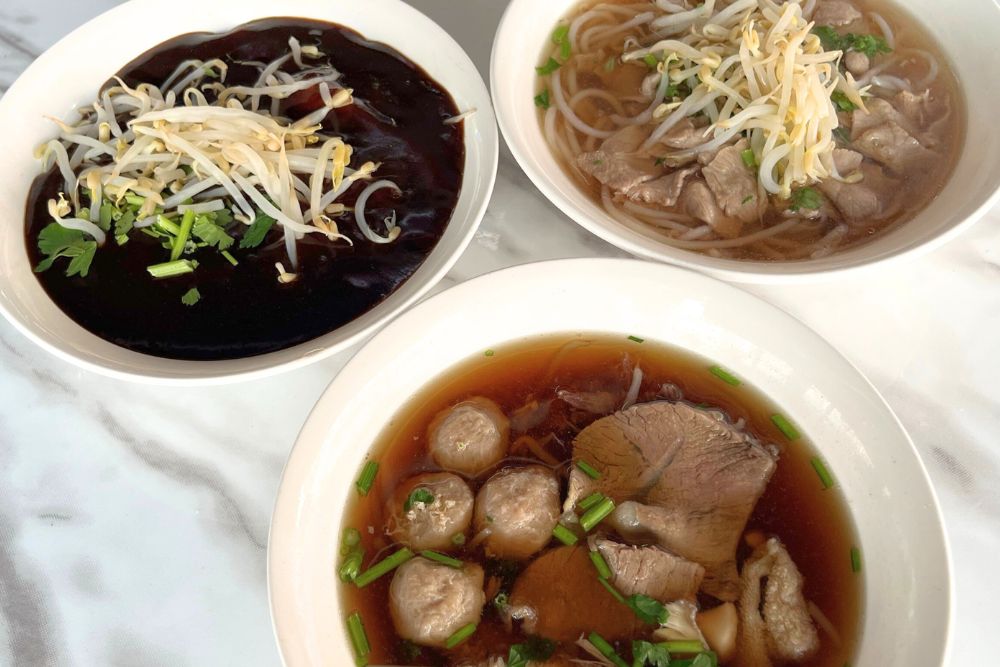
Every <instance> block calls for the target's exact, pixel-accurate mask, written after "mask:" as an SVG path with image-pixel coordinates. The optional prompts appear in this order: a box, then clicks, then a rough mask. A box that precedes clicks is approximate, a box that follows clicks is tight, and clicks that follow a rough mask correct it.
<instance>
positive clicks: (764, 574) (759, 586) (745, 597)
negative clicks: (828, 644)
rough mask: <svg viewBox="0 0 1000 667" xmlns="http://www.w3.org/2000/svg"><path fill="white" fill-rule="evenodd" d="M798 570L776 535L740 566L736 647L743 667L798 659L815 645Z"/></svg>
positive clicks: (817, 644) (807, 653)
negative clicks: (738, 623) (741, 570)
mask: <svg viewBox="0 0 1000 667" xmlns="http://www.w3.org/2000/svg"><path fill="white" fill-rule="evenodd" d="M803 583H804V582H803V579H802V574H801V573H800V572H799V570H798V568H797V567H795V563H794V562H792V559H791V556H789V555H788V551H787V550H786V549H785V547H784V546H783V545H782V544H781V542H780V541H779V540H778V539H776V538H771V539H769V540H768V541H767V542H765V543H764V544H763V545H761V546H759V547H758V548H757V549H756V550H755V551H754V552H753V554H752V555H751V556H750V558H748V559H747V561H746V562H745V563H744V564H743V573H742V577H741V580H740V586H741V589H742V590H741V592H740V601H739V611H740V617H741V618H740V627H739V632H738V642H737V643H738V645H739V652H740V659H741V663H742V665H743V666H744V667H771V665H773V664H784V663H787V662H800V661H802V660H804V659H806V658H808V657H809V656H811V655H812V654H814V653H815V652H816V651H817V650H818V649H819V635H818V634H817V632H816V627H815V626H814V625H813V622H812V619H811V618H810V616H809V609H808V607H807V605H806V600H805V597H804V596H803V594H802V587H803Z"/></svg>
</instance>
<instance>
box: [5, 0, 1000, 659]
mask: <svg viewBox="0 0 1000 667" xmlns="http://www.w3.org/2000/svg"><path fill="white" fill-rule="evenodd" d="M115 4H117V3H116V2H115V1H114V0H80V1H78V2H73V3H70V2H66V1H65V0H3V2H2V3H0V90H6V88H7V87H9V85H10V84H11V82H12V81H13V80H14V79H15V78H16V77H17V76H18V75H19V74H20V72H21V71H23V69H24V68H25V67H26V66H27V65H28V64H29V63H30V62H31V61H32V59H33V58H34V57H36V56H37V55H38V54H39V53H41V51H43V50H44V49H45V48H47V47H48V46H49V45H51V44H52V43H54V42H55V41H56V40H57V39H58V38H60V37H61V36H62V35H64V34H66V33H68V32H69V31H70V30H72V29H73V28H74V27H76V26H77V25H80V24H81V23H83V22H84V21H86V20H88V19H89V18H91V17H93V16H95V15H97V14H98V13H100V12H102V11H104V10H105V9H108V8H110V7H112V6H114V5H115ZM414 4H415V5H416V6H418V7H419V8H421V9H422V10H424V11H426V12H427V13H428V14H430V15H431V16H432V17H433V18H435V19H436V20H438V21H439V22H440V23H441V24H442V25H443V26H444V27H445V28H446V29H448V30H449V31H450V32H451V33H452V34H453V35H455V36H456V38H457V39H458V40H459V41H460V42H461V43H462V44H463V45H464V46H465V47H466V48H467V49H468V50H469V52H470V54H471V55H472V56H473V58H474V59H475V60H476V62H477V63H478V65H479V66H480V69H481V70H482V71H483V73H484V74H486V72H487V68H488V62H489V50H490V46H491V43H492V36H493V32H494V31H495V28H496V25H497V22H498V20H499V17H500V14H501V13H502V11H503V6H504V4H505V3H504V2H503V1H502V0H467V1H466V2H462V3H456V2H454V0H414ZM574 256H623V253H621V252H620V251H618V250H616V249H614V248H612V247H611V246H609V245H607V244H606V243H604V242H602V241H600V240H599V239H597V238H595V237H593V236H591V235H589V234H588V233H586V232H585V231H583V230H582V229H580V228H579V227H577V226H576V225H574V224H573V223H572V222H570V221H569V220H567V219H566V218H565V217H564V216H562V215H561V214H560V213H559V212H558V211H557V210H556V209H555V208H554V207H553V206H551V205H550V204H549V203H548V202H547V201H546V200H545V199H544V198H543V197H542V196H541V194H540V193H539V192H538V191H537V190H536V189H535V188H534V187H533V186H532V185H531V183H530V181H528V179H527V177H526V176H525V175H524V174H523V173H522V172H521V171H520V169H519V168H518V167H517V165H516V164H515V163H514V162H513V160H512V159H511V158H510V155H509V153H508V152H507V151H506V150H504V152H503V155H502V157H501V166H500V176H499V180H498V182H497V187H496V194H495V197H494V200H493V203H492V204H491V206H490V209H489V211H488V213H487V216H486V219H485V221H484V224H483V227H482V229H481V231H480V232H479V233H478V234H477V236H476V239H475V240H474V241H473V243H472V245H471V246H470V248H469V250H468V251H467V252H466V254H465V255H464V256H463V257H462V259H461V260H460V261H459V263H458V265H457V266H456V267H455V269H454V270H453V271H452V272H451V274H450V275H449V276H448V277H447V278H446V280H445V281H443V283H442V284H441V285H440V286H439V287H438V288H437V290H438V291H439V290H441V289H444V288H446V287H448V286H451V285H454V284H456V283H458V282H460V281H463V280H466V279H468V278H471V277H474V276H477V275H480V274H482V273H485V272H488V271H491V270H495V269H497V268H501V267H505V266H510V265H513V264H519V263H524V262H529V261H537V260H541V259H549V258H559V257H574ZM998 281H1000V210H994V211H992V212H991V213H990V214H989V215H988V216H987V219H986V220H984V221H983V222H981V223H980V224H979V225H978V226H977V227H975V228H974V229H973V230H972V231H970V232H968V233H966V234H965V235H963V236H962V237H960V238H959V239H957V240H956V241H954V242H952V243H951V244H949V245H947V246H946V247H944V248H942V249H940V250H938V251H936V252H935V253H933V254H931V255H929V256H927V257H924V258H922V259H919V260H917V261H914V262H910V263H908V264H903V265H900V266H893V267H889V268H886V269H884V270H879V271H875V272H871V273H868V274H864V275H860V276H851V277H847V278H843V279H839V280H837V281H834V282H829V283H823V284H818V285H799V286H789V287H780V288H779V287H756V288H752V291H754V292H756V293H757V294H759V295H761V296H763V297H764V298H766V299H768V300H770V301H771V302H773V303H776V304H777V305H779V306H780V307H782V308H784V309H785V310H787V311H788V312H790V313H792V314H794V315H795V316H797V317H799V318H800V319H802V320H803V321H805V322H806V323H807V324H809V325H810V326H811V327H813V328H814V329H815V330H817V331H818V332H819V333H820V334H822V335H823V336H825V337H826V338H827V339H828V340H830V341H831V342H832V343H833V344H834V345H835V346H837V347H838V348H839V349H840V350H841V351H842V352H843V353H844V354H845V355H846V356H847V357H848V358H849V359H851V360H852V361H853V362H854V363H855V364H857V365H858V367H859V368H860V369H861V370H862V371H863V372H865V373H866V374H867V375H868V376H869V377H870V378H871V380H872V382H873V383H874V384H875V385H876V386H877V388H878V389H879V390H880V391H882V392H883V394H884V395H885V396H886V398H887V399H888V400H889V402H890V403H891V405H892V406H893V408H894V409H895V410H896V412H897V414H898V415H899V417H900V419H901V420H902V421H903V423H904V425H905V426H906V427H907V429H908V430H909V431H910V433H911V435H912V436H913V438H914V440H915V442H916V444H917V447H918V448H919V450H920V452H921V454H922V455H923V457H924V461H925V462H926V464H927V466H928V468H929V469H930V473H931V477H932V478H933V481H934V483H935V486H936V489H937V491H938V493H939V494H940V497H941V502H942V505H943V508H944V513H945V519H946V522H947V529H948V534H949V540H950V544H951V547H952V549H953V552H954V560H955V575H956V579H955V584H956V597H957V607H956V615H955V637H954V645H953V651H952V655H951V658H950V660H949V664H954V665H968V664H976V665H980V664H986V662H989V661H990V660H992V659H993V657H994V656H996V655H998V654H1000V633H998V632H997V631H996V629H995V628H994V627H993V626H994V625H995V620H996V618H997V614H996V611H995V606H996V603H995V598H996V596H997V595H998V594H1000V572H998V571H997V569H996V567H995V561H996V554H998V553H1000V485H998V483H997V482H998V479H1000V442H998V436H1000V398H998V395H997V391H996V378H998V377H1000V352H998V349H997V341H998V340H1000V290H998V289H997V287H996V286H997V284H998ZM348 356H349V353H347V354H344V355H341V356H340V357H337V358H333V359H329V360H326V361H324V362H321V363H319V364H316V365H314V366H312V367H310V368H307V369H303V370H300V371H297V372H294V373H289V374H286V375H283V376H281V377H277V378H272V379H268V380H261V381H256V382H248V383H244V384H239V385H234V386H230V387H222V388H203V389H183V390H181V389H163V388H154V387H137V386H134V385H130V384H126V383H122V382H118V381H114V380H109V379H106V378H103V377H100V376H97V375H93V374H91V373H87V372H84V371H80V370H78V369H76V368H74V367H72V366H70V365H68V364H66V363H63V362H61V361H59V360H57V359H55V358H54V357H51V356H49V355H47V354H45V353H44V352H42V351H41V350H39V349H38V348H36V347H34V346H33V345H32V344H31V343H29V342H28V341H27V340H26V339H25V338H24V337H22V336H21V335H20V334H18V333H17V332H16V331H14V330H13V328H12V327H10V326H9V325H7V324H6V323H5V322H0V665H17V666H18V667H20V666H22V665H23V666H28V667H35V666H36V665H37V666H43V667H47V666H49V665H52V666H62V665H73V666H76V665H87V666H89V665H95V666H96V665H100V666H105V665H108V666H119V665H121V666H126V665H127V666H132V665H136V666H144V667H145V666H150V667H155V666H160V665H163V666H168V665H169V666H171V667H174V666H187V665H210V666H213V667H214V666H220V665H240V666H241V667H249V666H256V665H261V666H266V665H276V664H278V662H279V661H278V656H277V652H276V649H275V647H274V642H273V639H272V635H271V628H270V621H269V617H268V607H267V588H266V579H265V576H266V575H265V567H264V564H265V545H266V541H267V530H268V521H269V518H270V512H271V507H272V502H273V498H274V494H275V491H276V488H277V485H278V480H279V477H280V474H281V469H282V465H283V464H284V461H285V458H286V456H287V453H288V451H289V448H290V447H291V445H292V443H293V442H294V439H295V435H296V433H297V432H298V430H299V428H300V426H301V424H302V423H303V421H304V419H305V418H306V416H307V414H308V413H309V410H310V409H311V407H312V405H313V403H314V402H315V400H316V399H317V398H318V396H319V395H320V393H321V392H322V390H323V388H324V387H325V386H326V384H327V383H328V382H329V380H330V379H331V378H332V377H333V376H334V374H335V373H336V372H337V370H338V369H339V368H340V367H341V366H342V365H343V363H344V362H345V361H346V358H347V357H348ZM984 656H987V657H984ZM984 661H986V662H984ZM864 667H867V666H864Z"/></svg>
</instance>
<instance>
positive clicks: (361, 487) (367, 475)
mask: <svg viewBox="0 0 1000 667" xmlns="http://www.w3.org/2000/svg"><path fill="white" fill-rule="evenodd" d="M377 474H378V463H377V462H376V461H369V462H368V463H366V464H365V467H364V468H362V469H361V476H360V477H358V481H357V482H356V483H355V486H357V487H358V493H359V494H361V495H362V496H367V495H368V492H369V491H371V490H372V485H373V484H374V483H375V475H377Z"/></svg>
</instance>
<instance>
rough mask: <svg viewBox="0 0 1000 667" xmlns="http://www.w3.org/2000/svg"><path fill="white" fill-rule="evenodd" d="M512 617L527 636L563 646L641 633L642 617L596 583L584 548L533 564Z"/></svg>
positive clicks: (517, 585) (553, 553)
mask: <svg viewBox="0 0 1000 667" xmlns="http://www.w3.org/2000/svg"><path fill="white" fill-rule="evenodd" d="M508 613H509V614H510V616H511V618H512V619H513V620H519V621H520V622H521V627H522V628H523V629H524V631H525V632H527V633H528V634H532V635H537V636H541V637H547V638H549V639H552V640H555V641H560V642H575V641H576V640H577V639H578V638H579V637H580V635H583V634H587V633H588V632H597V633H598V634H600V635H601V636H602V637H604V638H605V639H607V640H609V641H616V640H619V639H630V638H633V637H636V636H638V635H639V634H640V633H641V632H642V631H643V625H642V623H641V621H639V619H638V617H636V615H635V614H633V613H630V612H629V611H628V610H627V609H625V608H623V607H622V606H621V605H619V604H618V603H616V602H615V600H614V598H612V597H611V594H610V593H609V592H608V591H607V590H606V589H605V588H604V587H603V586H602V585H601V583H600V581H598V578H597V575H596V574H595V572H594V564H593V563H591V562H590V556H589V554H588V550H587V548H586V547H581V546H575V547H559V548H557V549H552V550H550V551H547V552H545V553H544V554H542V555H541V556H539V557H538V558H536V559H535V560H534V561H532V562H531V564H530V565H528V567H526V568H525V569H524V571H523V572H522V573H521V574H520V576H519V577H518V578H517V581H515V582H514V589H513V591H511V594H510V605H509V607H508Z"/></svg>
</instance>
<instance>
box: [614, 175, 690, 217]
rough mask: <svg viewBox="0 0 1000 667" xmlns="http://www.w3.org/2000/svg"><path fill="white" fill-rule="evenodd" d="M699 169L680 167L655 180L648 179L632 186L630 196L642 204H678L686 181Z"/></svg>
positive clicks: (665, 205) (671, 205)
mask: <svg viewBox="0 0 1000 667" xmlns="http://www.w3.org/2000/svg"><path fill="white" fill-rule="evenodd" d="M697 171H698V169H697V167H689V168H687V169H678V170H677V171H673V172H671V173H669V174H667V175H666V176H661V177H660V178H658V179H656V180H655V181H648V182H646V183H643V184H642V185H638V186H636V187H634V188H632V189H631V190H629V192H628V198H629V199H631V200H632V201H634V202H638V203H640V204H655V205H657V206H662V207H664V208H671V207H673V206H675V205H676V204H677V199H678V198H679V197H680V196H681V191H683V189H684V181H685V180H687V178H688V176H691V175H692V174H694V173H696V172H697Z"/></svg>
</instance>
